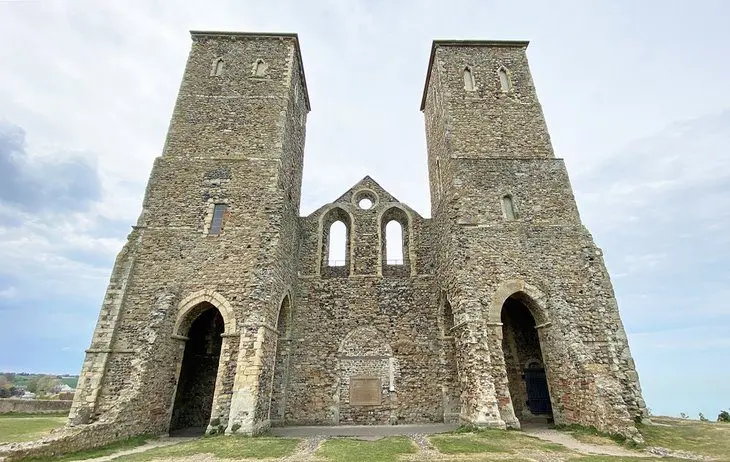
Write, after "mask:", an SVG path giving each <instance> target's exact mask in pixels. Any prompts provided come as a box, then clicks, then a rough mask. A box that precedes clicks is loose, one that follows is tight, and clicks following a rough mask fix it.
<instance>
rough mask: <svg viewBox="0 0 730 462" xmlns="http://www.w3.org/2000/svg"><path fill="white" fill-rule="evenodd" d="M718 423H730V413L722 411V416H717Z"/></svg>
mask: <svg viewBox="0 0 730 462" xmlns="http://www.w3.org/2000/svg"><path fill="white" fill-rule="evenodd" d="M717 421H718V422H730V412H727V411H720V415H718V416H717Z"/></svg>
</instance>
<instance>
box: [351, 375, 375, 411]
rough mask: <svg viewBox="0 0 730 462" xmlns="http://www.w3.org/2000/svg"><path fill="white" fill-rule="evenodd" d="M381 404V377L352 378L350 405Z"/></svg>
mask: <svg viewBox="0 0 730 462" xmlns="http://www.w3.org/2000/svg"><path fill="white" fill-rule="evenodd" d="M379 404H380V377H350V405H351V406H377V405H379Z"/></svg>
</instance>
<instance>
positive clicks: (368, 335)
mask: <svg viewBox="0 0 730 462" xmlns="http://www.w3.org/2000/svg"><path fill="white" fill-rule="evenodd" d="M527 45H528V42H520V41H476V40H474V41H472V40H470V41H458V40H453V41H452V40H443V41H441V40H439V41H434V42H433V44H432V48H431V57H430V62H429V63H428V68H427V72H426V75H425V87H424V91H423V99H422V100H421V106H420V109H421V111H422V112H423V115H424V119H425V129H426V130H425V131H426V139H427V145H428V149H427V153H424V161H426V162H428V171H429V184H430V199H431V218H424V217H422V216H421V215H420V214H419V213H418V212H416V211H415V210H413V209H412V208H410V207H409V206H408V205H406V204H403V203H401V202H399V201H398V200H397V199H396V198H395V197H393V196H392V195H391V194H389V193H388V192H387V191H386V190H384V189H383V188H382V187H381V186H380V185H379V184H378V183H377V182H376V181H375V180H374V179H372V178H370V177H365V178H364V179H362V180H361V181H360V182H358V183H357V184H355V185H354V186H353V187H352V188H351V189H350V190H348V191H346V192H344V194H342V195H341V196H340V197H339V198H338V199H336V200H335V201H334V202H332V203H330V204H324V205H322V206H321V207H320V208H319V209H317V210H316V211H314V212H313V213H311V214H309V215H308V216H300V213H299V206H300V198H301V184H302V161H303V155H304V140H305V126H306V120H307V114H308V113H309V111H310V101H309V95H308V93H307V85H306V81H305V76H304V68H303V63H302V57H301V54H300V48H299V43H298V39H297V36H296V35H295V34H269V33H228V32H192V49H191V51H190V55H189V58H188V61H187V66H186V68H185V72H184V76H183V79H182V84H181V86H180V90H179V94H178V97H177V102H176V104H175V108H174V111H173V115H172V120H171V123H170V127H169V131H168V134H167V140H166V142H165V145H164V149H163V152H162V155H161V156H160V157H158V158H157V159H156V160H155V163H154V167H153V169H152V173H151V176H150V179H149V183H148V186H147V190H146V193H145V197H144V202H143V208H142V213H141V215H140V217H139V220H138V222H137V224H136V225H135V226H133V230H132V231H131V233H130V234H129V236H128V240H127V243H126V244H125V246H124V248H123V249H122V251H121V252H120V254H119V256H118V258H117V260H116V263H115V265H114V269H113V273H112V276H111V280H110V282H109V287H108V289H107V292H106V296H105V298H104V301H103V304H102V308H101V313H100V315H99V320H98V323H97V325H96V330H95V332H94V335H93V339H92V341H91V345H90V347H89V349H88V350H87V351H86V358H85V360H84V364H83V370H82V374H81V378H80V381H79V385H78V389H77V393H76V396H75V399H74V404H73V408H72V410H71V414H70V417H69V426H70V427H83V426H89V425H97V426H99V425H106V427H105V428H114V429H115V431H117V433H116V434H117V436H119V434H120V433H119V432H121V433H123V434H129V435H131V434H139V433H166V432H168V431H171V430H175V429H182V428H189V427H199V428H206V429H207V431H208V432H209V433H216V432H225V433H227V434H230V433H245V434H255V433H259V432H262V431H264V430H265V429H267V428H268V427H270V426H277V425H350V424H367V425H370V424H372V425H398V424H407V423H428V422H461V423H470V424H475V425H480V426H489V427H498V428H505V427H510V428H519V426H520V424H521V423H524V422H525V421H528V420H535V419H538V420H539V419H543V420H548V419H552V420H554V422H556V423H559V424H569V423H578V424H583V425H594V426H596V427H598V428H599V429H601V430H604V431H607V432H612V433H620V434H625V435H630V434H632V433H633V432H635V427H634V423H635V422H636V421H638V420H640V419H641V418H642V417H644V416H645V415H646V406H645V403H644V401H643V399H642V396H641V389H640V386H639V379H638V376H637V373H636V369H635V366H634V362H633V360H632V357H631V353H630V351H629V345H628V342H627V338H626V334H625V331H624V328H623V325H622V323H621V319H620V318H619V311H618V307H617V304H616V298H615V296H614V292H613V288H612V286H611V281H610V278H609V275H608V272H607V271H606V267H605V265H604V262H603V257H602V253H601V250H600V249H599V248H598V247H597V246H596V245H595V243H594V242H593V239H592V237H591V234H590V233H589V232H588V230H587V229H586V228H585V226H583V224H582V223H581V220H580V216H579V214H578V208H577V206H576V202H575V199H574V197H573V192H572V189H571V185H570V182H569V180H568V175H567V172H566V168H565V164H564V162H563V160H562V159H560V158H558V157H556V156H555V153H554V152H553V148H552V145H551V142H550V137H549V135H548V131H547V126H546V123H545V120H544V117H543V113H542V109H541V107H540V103H539V102H538V99H537V95H536V92H535V87H534V85H533V82H532V78H531V75H530V70H529V67H528V63H527V56H526V49H527ZM425 64H426V63H424V65H425ZM414 110H415V107H414ZM393 224H394V225H395V226H396V227H397V228H399V230H400V233H399V234H397V239H398V240H399V242H398V243H397V245H396V247H397V248H398V249H399V250H400V257H401V258H398V259H390V258H388V255H387V254H386V240H387V238H388V237H390V236H391V233H389V232H386V229H388V228H389V227H391V228H392V225H393ZM335 227H341V228H344V230H345V231H344V233H345V236H346V238H345V246H344V247H345V250H344V255H345V256H344V260H342V261H334V260H333V259H332V258H331V255H330V250H331V248H330V247H331V246H330V244H331V242H330V241H331V239H330V237H331V230H332V229H335ZM393 234H394V235H395V234H396V233H393ZM392 239H395V238H392ZM392 245H393V243H392V242H391V246H392ZM99 428H101V427H99Z"/></svg>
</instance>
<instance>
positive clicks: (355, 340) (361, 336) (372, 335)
mask: <svg viewBox="0 0 730 462" xmlns="http://www.w3.org/2000/svg"><path fill="white" fill-rule="evenodd" d="M385 338H386V337H385V336H384V335H382V334H381V333H380V331H379V330H378V329H376V328H374V327H370V326H360V327H356V328H354V329H352V330H351V331H350V332H348V333H347V335H345V338H343V339H342V341H341V342H340V347H339V348H338V349H337V352H338V353H339V354H340V355H350V354H352V353H357V356H392V355H393V350H392V348H391V347H390V344H389V343H388V342H387V341H385ZM353 356H354V355H353Z"/></svg>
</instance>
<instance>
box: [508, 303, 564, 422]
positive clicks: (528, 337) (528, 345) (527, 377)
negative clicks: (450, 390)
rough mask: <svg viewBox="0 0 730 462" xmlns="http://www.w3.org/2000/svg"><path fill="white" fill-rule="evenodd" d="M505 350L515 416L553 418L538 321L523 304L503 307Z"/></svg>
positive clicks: (520, 418) (531, 418) (527, 419)
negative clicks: (536, 321) (536, 325)
mask: <svg viewBox="0 0 730 462" xmlns="http://www.w3.org/2000/svg"><path fill="white" fill-rule="evenodd" d="M501 318H502V319H501V320H502V333H503V336H502V349H503V351H504V363H505V367H506V369H507V380H508V383H509V392H510V396H511V397H512V406H513V407H514V410H515V416H516V417H517V418H518V419H519V420H520V421H529V420H533V419H541V418H543V419H544V418H545V417H547V418H548V419H550V418H552V407H551V404H550V393H549V391H548V385H547V379H546V376H545V368H544V363H543V358H542V351H541V349H540V337H539V336H538V332H537V329H535V318H534V317H533V316H532V314H531V313H530V310H529V308H528V307H527V305H526V304H525V302H524V301H522V300H520V299H519V298H518V297H515V296H512V297H509V298H508V299H507V300H506V301H505V302H504V305H503V306H502V316H501Z"/></svg>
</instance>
